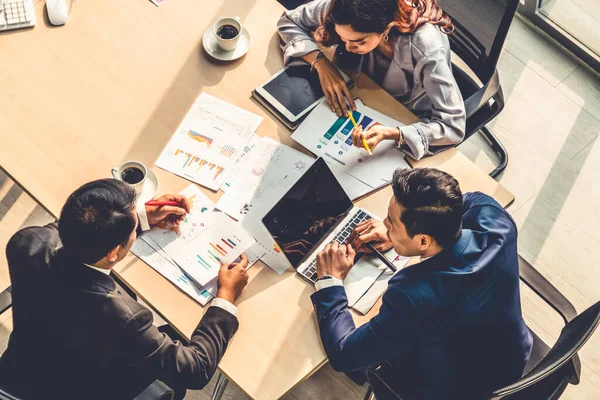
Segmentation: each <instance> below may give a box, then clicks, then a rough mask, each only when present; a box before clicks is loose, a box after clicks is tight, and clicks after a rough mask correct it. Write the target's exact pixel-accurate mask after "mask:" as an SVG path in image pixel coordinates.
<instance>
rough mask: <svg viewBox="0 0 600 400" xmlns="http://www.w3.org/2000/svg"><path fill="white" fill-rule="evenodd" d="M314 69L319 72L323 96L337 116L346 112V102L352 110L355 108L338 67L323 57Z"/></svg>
mask: <svg viewBox="0 0 600 400" xmlns="http://www.w3.org/2000/svg"><path fill="white" fill-rule="evenodd" d="M315 69H316V70H317V73H318V74H319V81H320V82H321V88H322V89H323V93H325V98H326V99H327V103H329V107H331V111H333V112H335V113H336V114H337V116H338V117H341V116H342V115H347V114H348V104H349V105H350V109H351V110H352V111H355V110H356V105H355V104H354V99H353V98H352V94H351V93H350V90H349V89H348V87H347V86H346V82H345V81H344V78H343V77H342V75H340V72H339V71H338V69H337V68H336V67H335V66H334V65H333V64H332V63H331V61H329V60H328V59H327V58H325V57H323V58H321V59H320V60H318V61H317V62H316V63H315Z"/></svg>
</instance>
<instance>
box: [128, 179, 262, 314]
mask: <svg viewBox="0 0 600 400" xmlns="http://www.w3.org/2000/svg"><path fill="white" fill-rule="evenodd" d="M181 194H183V195H184V196H186V197H187V198H188V200H189V201H190V203H191V212H190V213H189V214H188V215H187V216H186V217H185V219H184V220H183V221H182V222H181V223H180V224H179V225H178V226H173V225H171V224H169V223H164V224H162V225H161V226H158V227H154V228H152V229H151V230H150V231H148V232H145V233H144V234H142V235H140V236H139V237H138V238H137V239H136V241H135V243H134V245H133V246H132V248H131V251H132V252H133V253H134V254H135V255H137V256H138V257H139V258H140V259H142V260H143V261H144V262H146V263H147V264H148V265H150V266H151V267H152V268H154V269H155V270H156V271H157V272H159V273H160V274H161V275H163V276H164V277H165V278H167V279H168V280H170V281H171V282H172V283H173V284H175V285H177V286H178V287H179V288H180V289H181V290H182V291H184V292H185V293H187V294H188V295H189V296H190V297H192V298H193V299H194V300H196V301H197V302H198V303H200V304H201V305H205V304H206V303H207V302H208V301H210V300H211V299H212V298H213V296H214V295H216V292H217V275H218V272H219V268H220V265H221V263H225V264H230V263H231V262H233V261H235V260H236V259H237V258H238V257H239V256H240V254H242V253H245V254H246V255H247V256H248V261H249V266H251V265H252V264H254V263H255V262H256V261H257V260H258V259H259V258H260V257H261V256H262V255H263V253H262V249H261V247H260V246H255V240H254V239H253V238H252V237H251V236H250V235H249V234H248V233H247V232H246V231H244V229H243V228H242V227H241V226H240V225H239V224H237V223H236V222H235V221H233V220H232V219H231V218H229V217H228V216H227V215H225V214H223V213H221V212H216V211H215V210H214V203H213V202H212V201H210V200H209V199H208V198H207V197H206V196H205V195H204V194H203V193H202V192H201V191H200V190H199V189H198V188H197V187H196V186H194V185H190V186H188V187H187V188H186V189H185V190H183V191H182V192H181Z"/></svg>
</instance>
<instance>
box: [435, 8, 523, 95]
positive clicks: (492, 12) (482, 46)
mask: <svg viewBox="0 0 600 400" xmlns="http://www.w3.org/2000/svg"><path fill="white" fill-rule="evenodd" d="M438 3H439V4H440V6H441V7H442V9H443V10H444V11H445V12H446V13H448V15H450V18H452V22H453V23H454V29H455V31H454V33H453V34H452V35H449V36H448V38H449V40H450V47H451V49H452V51H453V52H454V53H455V54H456V55H458V56H459V57H460V58H461V59H462V60H463V61H464V62H465V63H466V64H467V65H468V66H469V68H471V70H472V71H473V72H474V73H475V74H476V75H477V77H478V78H479V79H480V80H481V82H483V83H484V84H485V83H486V82H488V81H489V80H490V78H491V77H492V75H493V74H494V71H495V70H496V65H497V64H498V59H499V58H500V51H501V50H502V46H503V45H504V41H505V40H506V35H507V34H508V28H509V27H510V24H511V22H512V19H513V17H514V15H515V11H516V10H517V5H518V4H519V0H438Z"/></svg>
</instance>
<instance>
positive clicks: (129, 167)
mask: <svg viewBox="0 0 600 400" xmlns="http://www.w3.org/2000/svg"><path fill="white" fill-rule="evenodd" d="M111 173H112V176H113V178H115V179H118V180H120V181H123V182H125V183H127V184H129V185H131V186H133V188H134V189H135V192H136V193H137V194H140V193H141V192H142V189H143V188H144V181H145V180H146V175H147V173H148V170H147V169H146V166H145V165H144V164H142V163H141V162H138V161H127V162H124V163H123V164H121V166H120V167H119V168H113V169H112V170H111Z"/></svg>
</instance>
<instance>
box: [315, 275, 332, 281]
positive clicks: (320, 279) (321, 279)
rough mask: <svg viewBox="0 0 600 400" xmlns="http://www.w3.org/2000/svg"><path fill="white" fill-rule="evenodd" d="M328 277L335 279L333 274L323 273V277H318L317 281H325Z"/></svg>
mask: <svg viewBox="0 0 600 400" xmlns="http://www.w3.org/2000/svg"><path fill="white" fill-rule="evenodd" d="M327 279H333V276H331V275H323V276H322V277H320V278H319V279H317V282H319V281H325V280H327Z"/></svg>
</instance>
